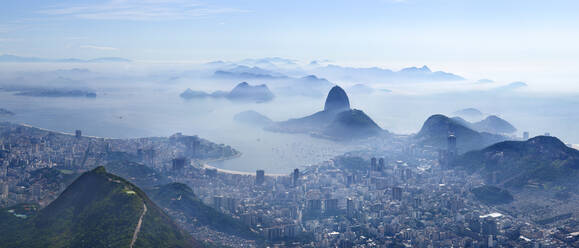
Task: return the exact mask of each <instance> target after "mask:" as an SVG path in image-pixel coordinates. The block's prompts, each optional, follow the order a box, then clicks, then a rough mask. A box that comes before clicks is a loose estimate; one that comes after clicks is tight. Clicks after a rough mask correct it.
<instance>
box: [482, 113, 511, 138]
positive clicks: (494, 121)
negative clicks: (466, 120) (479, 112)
mask: <svg viewBox="0 0 579 248" xmlns="http://www.w3.org/2000/svg"><path fill="white" fill-rule="evenodd" d="M472 127H473V128H474V129H476V130H477V131H479V132H489V133H505V134H508V133H514V132H515V131H517V129H516V128H515V127H514V126H513V125H511V123H509V122H508V121H505V120H503V119H501V118H500V117H498V116H496V115H491V116H489V117H487V118H485V119H484V120H482V121H479V122H475V123H473V124H472Z"/></svg>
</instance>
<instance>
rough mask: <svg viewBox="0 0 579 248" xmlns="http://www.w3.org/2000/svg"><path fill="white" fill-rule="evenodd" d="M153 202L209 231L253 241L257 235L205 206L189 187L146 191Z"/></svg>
mask: <svg viewBox="0 0 579 248" xmlns="http://www.w3.org/2000/svg"><path fill="white" fill-rule="evenodd" d="M148 194H149V195H150V196H151V199H153V201H155V202H157V203H159V206H161V207H163V208H166V209H170V210H171V212H172V213H176V214H177V215H179V216H184V217H185V218H187V219H188V220H189V222H193V223H196V224H197V225H203V226H208V227H210V228H211V229H214V230H217V231H220V232H224V233H228V234H231V235H236V236H241V237H245V238H251V239H255V238H256V237H257V235H256V234H255V233H254V232H252V231H251V229H249V227H248V226H246V225H244V224H243V223H242V222H241V221H240V220H238V219H234V218H232V217H230V216H228V215H226V214H223V213H221V212H219V211H217V210H216V209H214V208H212V207H209V206H207V205H205V204H204V203H203V202H202V201H201V200H200V199H199V198H197V196H196V195H195V194H194V193H193V190H192V189H191V188H189V186H187V185H185V184H181V183H170V184H166V185H162V186H157V187H155V188H153V189H151V190H149V191H148Z"/></svg>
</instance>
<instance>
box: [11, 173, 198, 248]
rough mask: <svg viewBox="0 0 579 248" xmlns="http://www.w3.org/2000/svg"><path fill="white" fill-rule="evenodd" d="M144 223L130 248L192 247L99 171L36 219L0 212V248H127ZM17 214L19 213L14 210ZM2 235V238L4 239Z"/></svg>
mask: <svg viewBox="0 0 579 248" xmlns="http://www.w3.org/2000/svg"><path fill="white" fill-rule="evenodd" d="M145 204H146V205H147V208H148V211H147V212H146V214H145V215H144V217H143V222H142V226H141V229H140V233H139V235H138V238H137V240H136V243H135V247H195V246H199V245H198V244H197V243H196V241H194V240H193V239H192V238H191V237H189V236H188V235H187V234H186V233H184V232H183V231H181V230H180V229H179V228H178V227H177V225H176V224H174V223H173V222H172V221H171V219H170V218H169V217H168V216H167V215H166V214H165V213H164V212H163V211H162V210H161V209H159V208H158V207H157V206H156V205H155V204H154V203H153V202H151V201H150V200H149V199H148V198H147V196H146V195H145V193H143V192H142V191H141V190H140V189H139V188H137V187H136V186H134V185H133V184H131V183H129V182H127V181H125V180H124V179H122V178H120V177H117V176H115V175H112V174H109V173H107V172H106V170H105V169H104V167H98V168H96V169H94V170H92V171H90V172H87V173H84V174H83V175H81V176H80V177H79V178H78V179H77V180H76V181H74V182H73V183H72V184H71V185H70V186H69V187H68V188H67V189H66V190H65V191H64V192H63V193H62V194H61V195H60V196H59V197H58V198H57V199H56V200H55V201H54V202H52V203H51V204H50V205H48V206H47V207H46V208H44V209H42V210H40V211H39V212H38V213H37V214H31V213H29V214H30V216H28V215H26V216H27V218H23V217H22V216H20V217H18V216H17V215H16V214H15V213H16V212H17V211H10V210H14V208H11V209H2V210H0V220H1V223H2V224H0V233H2V234H3V235H1V236H0V243H2V244H3V247H128V246H129V244H130V242H131V239H132V236H133V233H134V231H135V228H136V226H137V222H138V220H139V218H140V216H141V214H142V213H143V209H144V205H145ZM18 211H21V210H18ZM4 234H6V235H4Z"/></svg>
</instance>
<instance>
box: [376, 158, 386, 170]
mask: <svg viewBox="0 0 579 248" xmlns="http://www.w3.org/2000/svg"><path fill="white" fill-rule="evenodd" d="M385 167H386V166H385V165H384V158H380V159H378V170H379V171H382V170H384V168H385Z"/></svg>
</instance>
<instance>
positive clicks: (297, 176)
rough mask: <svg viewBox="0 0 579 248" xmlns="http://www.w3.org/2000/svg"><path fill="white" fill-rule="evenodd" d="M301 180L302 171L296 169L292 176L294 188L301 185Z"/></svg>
mask: <svg viewBox="0 0 579 248" xmlns="http://www.w3.org/2000/svg"><path fill="white" fill-rule="evenodd" d="M299 179H300V169H297V168H296V169H295V170H294V173H293V175H292V184H293V186H298V183H299Z"/></svg>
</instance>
